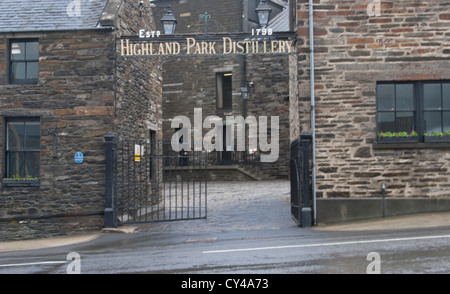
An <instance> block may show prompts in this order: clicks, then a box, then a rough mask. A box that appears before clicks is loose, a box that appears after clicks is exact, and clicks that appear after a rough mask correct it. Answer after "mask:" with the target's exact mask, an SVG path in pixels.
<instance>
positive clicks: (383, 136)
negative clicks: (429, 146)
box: [378, 131, 419, 144]
mask: <svg viewBox="0 0 450 294" xmlns="http://www.w3.org/2000/svg"><path fill="white" fill-rule="evenodd" d="M418 142H419V136H418V135H417V133H416V132H415V131H412V132H411V133H409V134H408V133H406V132H399V133H392V132H386V133H379V134H378V143H382V144H389V143H390V144H402V143H418Z"/></svg>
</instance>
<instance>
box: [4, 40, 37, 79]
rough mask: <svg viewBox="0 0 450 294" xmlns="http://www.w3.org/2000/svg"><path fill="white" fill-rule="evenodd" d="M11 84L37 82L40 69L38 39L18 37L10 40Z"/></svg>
mask: <svg viewBox="0 0 450 294" xmlns="http://www.w3.org/2000/svg"><path fill="white" fill-rule="evenodd" d="M10 46H11V47H10V61H9V62H10V64H9V65H10V74H9V82H10V83H11V84H36V83H37V82H38V74H39V73H38V70H39V43H38V40H37V39H16V40H11V42H10Z"/></svg>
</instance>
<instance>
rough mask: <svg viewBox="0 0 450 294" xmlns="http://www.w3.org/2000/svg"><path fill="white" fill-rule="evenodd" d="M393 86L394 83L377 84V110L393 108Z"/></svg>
mask: <svg viewBox="0 0 450 294" xmlns="http://www.w3.org/2000/svg"><path fill="white" fill-rule="evenodd" d="M394 89H395V86H394V85H384V84H381V85H378V86H377V97H378V99H377V100H378V110H394V107H395V91H394Z"/></svg>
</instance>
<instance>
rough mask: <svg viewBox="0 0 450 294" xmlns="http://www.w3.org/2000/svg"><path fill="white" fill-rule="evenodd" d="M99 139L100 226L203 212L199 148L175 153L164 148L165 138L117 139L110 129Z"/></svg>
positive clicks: (202, 162)
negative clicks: (102, 167)
mask: <svg viewBox="0 0 450 294" xmlns="http://www.w3.org/2000/svg"><path fill="white" fill-rule="evenodd" d="M105 142H106V206H105V227H106V228H114V227H117V226H118V225H119V224H130V223H146V222H158V221H172V220H187V219H199V218H206V212H207V211H206V198H207V191H206V160H205V156H204V154H202V153H196V154H194V153H193V154H189V155H184V154H183V156H181V155H182V154H180V153H177V152H168V150H170V142H166V143H165V142H151V143H134V142H127V141H120V142H118V141H116V138H115V136H114V135H113V134H107V135H106V136H105ZM185 162H189V163H190V164H189V165H186V164H184V163H185Z"/></svg>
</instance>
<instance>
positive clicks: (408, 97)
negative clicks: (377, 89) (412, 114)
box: [395, 84, 415, 110]
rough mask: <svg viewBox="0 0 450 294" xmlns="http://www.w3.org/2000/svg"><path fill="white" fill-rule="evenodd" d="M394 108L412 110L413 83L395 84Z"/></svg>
mask: <svg viewBox="0 0 450 294" xmlns="http://www.w3.org/2000/svg"><path fill="white" fill-rule="evenodd" d="M395 88H396V95H395V98H396V105H395V109H396V110H414V109H415V108H414V85H413V84H397V85H396V87H395Z"/></svg>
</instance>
